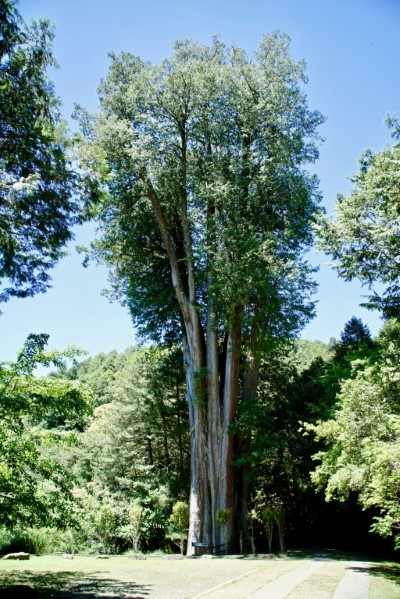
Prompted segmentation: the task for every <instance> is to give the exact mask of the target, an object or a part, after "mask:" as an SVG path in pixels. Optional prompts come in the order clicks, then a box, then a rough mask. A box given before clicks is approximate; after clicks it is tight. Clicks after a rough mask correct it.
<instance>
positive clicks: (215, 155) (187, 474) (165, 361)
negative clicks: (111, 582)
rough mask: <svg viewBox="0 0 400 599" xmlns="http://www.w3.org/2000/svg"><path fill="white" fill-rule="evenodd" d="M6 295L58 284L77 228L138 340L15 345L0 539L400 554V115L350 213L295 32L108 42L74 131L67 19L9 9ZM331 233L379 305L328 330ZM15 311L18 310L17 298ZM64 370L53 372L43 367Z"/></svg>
mask: <svg viewBox="0 0 400 599" xmlns="http://www.w3.org/2000/svg"><path fill="white" fill-rule="evenodd" d="M0 27H1V37H0V90H1V95H0V157H1V158H0V285H1V287H0V302H7V301H8V300H10V299H11V298H19V301H21V302H23V301H25V300H26V298H29V297H33V296H35V295H36V294H40V293H46V291H47V290H48V289H49V288H50V286H51V269H52V268H53V267H54V266H55V265H56V264H57V263H58V261H59V260H60V259H62V257H63V255H64V250H65V245H66V244H67V242H69V241H70V240H71V239H72V238H73V227H75V226H76V225H79V224H82V223H84V222H88V221H94V222H96V224H97V236H96V239H95V240H94V241H93V242H92V243H91V244H90V246H88V247H80V248H79V251H80V253H81V254H82V256H83V260H84V262H87V261H95V262H97V263H100V264H105V265H107V267H108V269H109V272H110V281H111V285H112V289H111V291H110V298H111V299H113V300H115V301H119V302H121V303H122V304H123V305H125V306H126V307H127V309H128V310H129V313H130V315H131V318H132V323H133V326H134V327H135V330H136V331H137V334H138V336H139V338H140V343H138V345H137V346H135V347H130V348H128V349H127V350H126V351H124V352H122V353H118V352H117V351H112V352H110V353H101V354H98V355H96V356H93V357H89V358H87V357H85V356H84V354H82V351H81V350H79V349H77V348H75V347H73V346H71V347H69V348H67V349H66V350H65V351H59V352H57V351H54V350H49V349H47V348H48V341H49V339H48V335H47V334H46V333H45V332H42V333H34V332H32V334H31V335H29V337H28V338H27V340H26V342H25V345H24V346H23V348H21V351H20V352H19V354H18V356H17V358H16V360H15V361H13V362H3V363H0V553H2V554H4V553H7V552H9V551H11V550H20V549H23V550H28V551H29V552H33V553H48V552H55V551H56V552H57V551H67V552H71V553H74V552H81V553H104V554H112V553H124V552H128V551H131V552H134V553H138V552H157V551H159V552H167V553H173V552H180V553H182V554H183V553H186V554H187V555H192V554H193V553H195V551H196V547H197V546H198V545H200V546H202V547H204V548H205V549H206V550H207V551H208V552H210V553H216V554H227V553H244V554H250V553H258V552H268V553H284V552H285V551H286V549H287V548H288V547H315V546H321V547H336V548H342V549H352V550H359V549H360V548H362V549H364V550H365V549H369V550H370V551H373V552H375V553H379V552H381V553H389V552H391V551H394V550H395V549H398V548H399V547H400V532H399V530H400V496H399V489H400V487H399V482H400V370H399V358H400V286H399V281H400V242H399V240H400V123H399V121H398V120H397V119H396V118H395V117H394V116H393V115H390V116H388V117H387V126H388V128H389V131H390V134H391V136H392V143H391V144H389V145H388V146H386V147H385V148H383V149H381V150H380V151H374V152H373V151H367V152H365V153H364V155H363V156H362V157H361V158H360V160H359V170H358V172H357V173H356V174H354V176H353V179H352V190H351V192H350V193H349V194H348V195H347V196H344V195H343V196H339V197H338V200H337V203H336V214H335V217H334V218H331V217H328V216H327V215H326V214H325V211H324V209H323V208H322V205H321V197H320V196H321V194H320V192H319V187H318V185H319V184H318V180H317V178H316V176H315V175H313V174H310V170H309V169H310V165H312V164H313V163H314V162H315V161H316V160H317V159H318V147H319V146H318V144H319V142H320V136H319V133H318V127H319V126H320V125H321V124H322V122H323V120H324V117H323V116H322V115H321V114H320V113H319V112H318V111H317V110H313V109H311V108H310V107H309V105H308V99H307V95H306V94H305V91H304V89H305V84H306V82H307V77H306V73H305V65H304V63H303V62H302V61H296V60H295V59H294V58H293V57H292V56H291V53H290V39H289V38H288V36H287V35H285V34H283V33H279V32H274V33H272V34H271V35H268V36H265V37H264V38H263V39H262V40H261V42H260V44H259V48H258V51H257V53H256V55H255V57H249V56H248V55H247V54H246V52H245V51H244V50H242V49H240V48H238V47H230V46H227V45H225V44H224V43H223V42H222V41H221V40H220V39H219V38H217V37H215V38H214V39H213V41H212V43H211V44H210V45H201V44H198V43H196V42H192V41H179V42H176V44H175V49H174V53H173V55H172V56H171V57H170V58H168V59H165V60H164V61H163V62H162V63H161V64H151V63H149V62H146V61H144V60H143V59H141V58H140V57H138V56H134V55H132V54H130V53H127V52H124V53H122V54H120V55H116V54H110V67H109V72H108V74H107V75H106V76H105V78H104V79H103V80H102V81H101V83H100V86H99V90H98V95H99V112H98V113H97V114H89V113H88V112H87V111H86V110H85V108H83V107H81V106H78V105H77V106H76V108H75V114H74V117H75V119H76V123H77V131H76V132H75V133H73V134H72V133H70V132H69V131H68V129H67V127H66V124H65V123H64V121H63V119H62V117H61V112H60V101H59V99H58V97H57V95H56V93H55V90H54V88H53V86H52V85H51V83H50V81H49V78H48V70H49V68H50V67H51V66H52V65H54V64H55V57H54V55H53V50H52V42H53V37H54V35H53V29H52V26H51V25H50V23H49V22H48V21H47V20H46V19H42V20H40V21H37V22H35V23H32V24H31V25H28V24H26V23H25V22H24V20H23V19H22V17H21V16H20V15H19V13H18V10H17V8H16V4H15V2H14V0H3V1H2V2H0ZM312 247H316V248H318V249H319V250H321V251H323V252H325V253H326V254H327V255H329V256H330V257H331V259H333V261H334V268H336V270H337V273H338V275H339V276H340V277H341V278H342V279H344V280H346V281H350V280H353V279H358V280H360V281H361V282H362V283H363V284H364V285H365V286H366V287H367V288H368V290H369V294H370V295H369V296H368V298H367V299H366V301H365V302H364V303H365V305H366V306H367V307H368V308H370V309H374V310H377V311H379V313H380V314H381V316H382V329H381V331H380V332H379V334H378V335H377V336H375V337H373V336H372V335H371V333H370V331H369V329H368V326H366V325H365V324H364V323H363V322H362V321H361V320H360V318H358V317H356V316H354V317H353V318H351V319H350V320H349V321H348V322H343V329H342V332H341V335H340V337H339V338H338V339H334V338H332V339H331V341H330V342H329V344H325V343H323V342H322V341H307V340H302V339H300V338H299V336H300V333H301V331H302V329H303V328H304V326H305V325H306V323H307V322H309V321H310V320H311V319H312V318H313V316H314V315H315V311H316V305H315V301H314V300H313V293H314V292H315V287H316V283H315V278H314V275H315V268H314V267H313V266H312V265H311V264H310V262H309V259H308V256H309V254H308V252H309V250H310V248H312ZM0 320H1V316H0ZM38 366H45V367H47V368H48V369H49V370H48V372H49V374H47V375H45V376H38V374H37V367H38Z"/></svg>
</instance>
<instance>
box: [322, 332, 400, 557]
mask: <svg viewBox="0 0 400 599" xmlns="http://www.w3.org/2000/svg"><path fill="white" fill-rule="evenodd" d="M398 339H399V327H398V325H397V324H396V325H393V324H389V325H387V327H386V328H385V329H384V330H383V331H382V333H381V335H380V337H379V339H378V349H376V351H375V356H374V359H372V357H370V358H369V359H367V360H364V361H360V360H358V361H353V363H352V367H353V374H352V376H351V378H349V379H348V380H345V381H342V383H341V387H340V392H339V394H338V396H337V405H336V410H335V413H334V416H333V417H332V418H331V419H329V420H326V421H320V422H319V423H318V424H317V425H316V426H313V427H311V428H312V430H314V432H315V433H316V436H317V440H324V442H325V448H324V449H323V450H321V451H320V452H319V453H318V454H316V456H315V459H316V460H317V461H318V462H320V463H319V464H318V466H317V468H316V469H315V471H314V472H313V474H312V477H313V480H314V482H316V483H317V484H318V486H319V487H320V488H322V489H324V490H325V495H326V498H327V500H331V499H332V498H335V497H336V498H339V499H340V500H341V501H345V500H346V499H347V498H348V497H349V494H350V493H351V492H354V493H356V494H357V497H358V500H359V502H360V504H361V505H362V507H363V508H364V509H366V508H376V510H377V515H376V516H375V517H374V520H375V522H374V524H373V526H372V530H374V531H375V532H377V533H378V534H380V535H382V536H384V537H386V536H394V538H395V544H396V546H397V547H398V546H399V534H398V530H399V523H400V511H399V505H400V504H399V486H398V482H399V476H400V468H399V464H400V462H399V450H400V442H399V407H400V396H399V374H398V366H397V365H398V358H399V343H398Z"/></svg>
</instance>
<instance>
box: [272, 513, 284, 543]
mask: <svg viewBox="0 0 400 599" xmlns="http://www.w3.org/2000/svg"><path fill="white" fill-rule="evenodd" d="M273 512H274V518H275V523H276V526H277V528H278V538H279V549H280V551H282V552H283V551H285V520H286V513H285V508H284V507H283V505H281V504H278V505H276V506H275V507H274V508H273Z"/></svg>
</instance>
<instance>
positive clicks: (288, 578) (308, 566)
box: [250, 558, 349, 599]
mask: <svg viewBox="0 0 400 599" xmlns="http://www.w3.org/2000/svg"><path fill="white" fill-rule="evenodd" d="M324 561H325V560H323V559H320V558H316V559H314V560H307V561H306V562H304V563H303V564H300V565H299V566H297V568H295V569H294V570H291V571H290V572H287V573H286V574H282V576H279V577H278V578H276V579H275V580H273V581H272V582H269V583H268V584H266V585H265V586H263V587H262V588H261V589H259V590H258V591H257V592H256V593H253V595H250V598H251V599H266V598H267V597H268V599H285V597H286V596H287V595H288V594H289V593H290V591H292V590H293V589H294V588H295V587H297V585H299V584H300V583H302V582H303V580H305V579H306V578H308V577H309V576H311V574H314V572H315V571H316V570H318V569H319V568H320V567H321V566H322V564H323V563H324ZM347 599H349V598H347Z"/></svg>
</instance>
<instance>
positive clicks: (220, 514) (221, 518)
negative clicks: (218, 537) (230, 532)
mask: <svg viewBox="0 0 400 599" xmlns="http://www.w3.org/2000/svg"><path fill="white" fill-rule="evenodd" d="M230 513H231V510H230V509H229V508H227V509H225V510H217V513H216V517H215V519H216V521H217V524H218V526H220V527H221V528H222V527H223V526H225V524H226V523H227V522H228V520H229V515H230Z"/></svg>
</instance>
